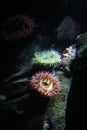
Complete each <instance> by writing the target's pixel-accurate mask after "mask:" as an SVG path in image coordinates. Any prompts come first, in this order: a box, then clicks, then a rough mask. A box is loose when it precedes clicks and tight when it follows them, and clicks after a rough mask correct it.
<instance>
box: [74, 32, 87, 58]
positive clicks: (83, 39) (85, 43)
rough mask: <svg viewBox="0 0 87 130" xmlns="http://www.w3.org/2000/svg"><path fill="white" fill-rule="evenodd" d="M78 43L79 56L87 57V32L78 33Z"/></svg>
mask: <svg viewBox="0 0 87 130" xmlns="http://www.w3.org/2000/svg"><path fill="white" fill-rule="evenodd" d="M76 44H77V56H78V57H79V58H85V59H86V57H87V32H85V33H83V34H80V35H77V37H76Z"/></svg>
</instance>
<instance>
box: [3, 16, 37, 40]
mask: <svg viewBox="0 0 87 130" xmlns="http://www.w3.org/2000/svg"><path fill="white" fill-rule="evenodd" d="M34 27H35V23H34V21H33V19H31V18H30V17H28V16H26V15H15V16H12V17H9V18H7V19H6V20H5V21H3V23H2V27H1V28H2V29H1V35H2V37H3V38H4V39H5V40H17V39H20V38H24V37H26V36H28V35H29V34H31V33H32V32H33V29H34Z"/></svg>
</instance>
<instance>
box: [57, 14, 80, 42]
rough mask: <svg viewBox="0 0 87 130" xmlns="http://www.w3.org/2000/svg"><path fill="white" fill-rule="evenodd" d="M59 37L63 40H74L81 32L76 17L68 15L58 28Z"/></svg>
mask: <svg viewBox="0 0 87 130" xmlns="http://www.w3.org/2000/svg"><path fill="white" fill-rule="evenodd" d="M56 33H57V39H58V40H59V41H61V42H64V41H65V42H70V43H71V42H72V41H73V40H74V39H75V37H76V36H77V35H78V34H79V33H80V26H79V23H78V22H77V21H75V20H74V18H72V17H70V16H66V17H65V18H64V20H63V21H62V22H61V24H60V25H59V26H58V27H57V29H56Z"/></svg>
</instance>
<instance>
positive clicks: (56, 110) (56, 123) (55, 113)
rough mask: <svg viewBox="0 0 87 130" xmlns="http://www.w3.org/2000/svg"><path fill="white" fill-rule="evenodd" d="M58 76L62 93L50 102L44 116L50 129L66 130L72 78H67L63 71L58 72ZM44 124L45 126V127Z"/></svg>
mask: <svg viewBox="0 0 87 130" xmlns="http://www.w3.org/2000/svg"><path fill="white" fill-rule="evenodd" d="M56 75H58V76H59V77H60V81H61V87H62V88H61V92H60V93H59V94H58V95H57V96H55V97H54V98H52V99H50V101H49V102H48V105H47V109H46V112H45V115H44V123H46V122H47V126H49V128H48V129H51V130H64V128H65V113H66V104H67V96H68V92H69V89H70V85H71V79H72V78H66V77H65V76H64V75H63V72H62V71H57V72H56ZM44 123H43V125H45V124H44Z"/></svg>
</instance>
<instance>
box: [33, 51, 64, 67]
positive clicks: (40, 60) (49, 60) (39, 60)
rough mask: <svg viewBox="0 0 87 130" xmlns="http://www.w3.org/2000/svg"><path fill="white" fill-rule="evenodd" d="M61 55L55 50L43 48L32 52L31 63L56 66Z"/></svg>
mask: <svg viewBox="0 0 87 130" xmlns="http://www.w3.org/2000/svg"><path fill="white" fill-rule="evenodd" d="M60 61H61V55H60V54H59V52H57V51H55V50H50V51H49V50H48V51H46V50H44V51H41V52H36V53H35V54H34V58H33V63H35V64H38V65H44V66H54V67H55V66H57V65H59V64H60Z"/></svg>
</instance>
